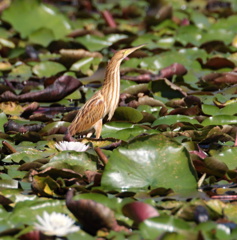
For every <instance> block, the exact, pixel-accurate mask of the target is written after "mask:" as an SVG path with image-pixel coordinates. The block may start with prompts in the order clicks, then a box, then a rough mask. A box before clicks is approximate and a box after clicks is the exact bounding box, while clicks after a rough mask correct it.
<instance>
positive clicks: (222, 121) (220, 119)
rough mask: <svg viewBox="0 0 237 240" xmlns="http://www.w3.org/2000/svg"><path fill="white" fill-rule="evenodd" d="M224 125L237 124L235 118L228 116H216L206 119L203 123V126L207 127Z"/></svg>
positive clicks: (236, 118)
mask: <svg viewBox="0 0 237 240" xmlns="http://www.w3.org/2000/svg"><path fill="white" fill-rule="evenodd" d="M226 124H237V117H236V116H230V115H217V116H213V117H209V118H206V119H205V120H204V121H203V122H202V125H203V126H209V125H226Z"/></svg>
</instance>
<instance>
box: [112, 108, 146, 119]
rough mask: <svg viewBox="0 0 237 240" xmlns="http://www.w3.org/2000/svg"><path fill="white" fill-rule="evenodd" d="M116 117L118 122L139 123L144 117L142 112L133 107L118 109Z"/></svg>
mask: <svg viewBox="0 0 237 240" xmlns="http://www.w3.org/2000/svg"><path fill="white" fill-rule="evenodd" d="M114 117H115V118H116V119H117V120H122V121H128V122H132V123H137V122H139V121H141V120H142V118H143V115H142V114H141V112H139V111H137V110H136V109H134V108H131V107H118V108H117V109H116V111H115V113H114Z"/></svg>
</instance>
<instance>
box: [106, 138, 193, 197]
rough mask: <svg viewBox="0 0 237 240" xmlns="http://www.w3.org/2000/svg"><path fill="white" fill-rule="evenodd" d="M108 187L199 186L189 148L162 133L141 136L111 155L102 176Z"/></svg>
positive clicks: (138, 188) (173, 187)
mask: <svg viewBox="0 0 237 240" xmlns="http://www.w3.org/2000/svg"><path fill="white" fill-rule="evenodd" d="M102 187H103V188H104V189H106V190H115V189H118V190H124V191H125V190H126V191H132V190H144V189H147V190H148V189H154V188H157V187H165V188H172V189H173V190H174V191H177V192H183V191H186V190H188V189H189V190H194V189H196V187H197V183H196V173H195V170H194V168H193V166H192V164H191V161H190V158H189V155H188V153H187V150H186V149H185V148H184V147H183V146H182V145H180V144H178V143H176V142H174V141H172V140H170V139H168V138H166V137H165V136H163V135H151V136H141V137H138V138H136V139H134V140H133V141H131V142H130V143H129V144H128V145H126V146H124V147H119V148H118V149H116V150H114V151H113V153H112V154H111V155H110V158H109V162H108V164H107V165H106V168H105V171H104V174H103V176H102Z"/></svg>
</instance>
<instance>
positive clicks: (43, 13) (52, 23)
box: [2, 0, 71, 45]
mask: <svg viewBox="0 0 237 240" xmlns="http://www.w3.org/2000/svg"><path fill="white" fill-rule="evenodd" d="M22 16H24V17H22ZM2 18H3V19H4V20H5V21H7V22H9V23H11V24H12V26H13V27H14V29H15V30H16V31H18V32H20V34H21V36H22V37H23V38H26V37H29V36H30V35H31V39H32V38H33V40H34V42H35V41H37V42H38V43H39V42H41V43H43V44H44V45H45V44H46V43H47V40H46V39H45V36H46V35H47V36H49V35H48V33H49V32H47V34H46V35H45V33H46V32H45V31H51V32H52V35H51V34H50V40H57V39H60V38H62V37H64V36H66V35H67V34H68V33H69V32H70V31H71V26H70V24H69V21H68V20H67V19H66V17H65V16H64V15H62V14H61V13H60V12H59V11H58V9H56V8H54V7H53V6H50V5H46V4H43V3H41V2H40V1H31V0H22V1H13V2H12V3H11V4H10V7H9V8H7V9H6V10H5V11H4V12H3V15H2ZM29 23H30V24H29ZM42 28H44V29H48V30H43V32H40V31H41V30H40V29H42ZM42 38H44V40H43V41H42ZM48 42H49V40H48Z"/></svg>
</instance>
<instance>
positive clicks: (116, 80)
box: [101, 58, 122, 120]
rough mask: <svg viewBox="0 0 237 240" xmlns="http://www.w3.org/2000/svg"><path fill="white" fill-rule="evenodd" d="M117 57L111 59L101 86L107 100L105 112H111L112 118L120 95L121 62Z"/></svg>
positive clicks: (110, 116)
mask: <svg viewBox="0 0 237 240" xmlns="http://www.w3.org/2000/svg"><path fill="white" fill-rule="evenodd" d="M121 62H122V60H119V62H118V61H117V60H116V59H113V58H112V59H111V60H110V62H109V63H108V65H107V71H106V75H105V80H104V84H103V86H102V88H101V93H102V95H103V97H104V101H105V108H106V110H105V113H106V114H107V113H108V114H109V117H108V119H109V120H110V119H111V118H112V116H113V113H114V111H115V109H116V108H117V105H118V102H119V96H120V64H121Z"/></svg>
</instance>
